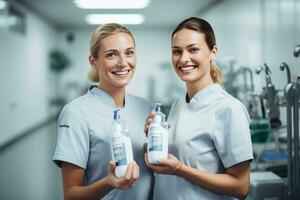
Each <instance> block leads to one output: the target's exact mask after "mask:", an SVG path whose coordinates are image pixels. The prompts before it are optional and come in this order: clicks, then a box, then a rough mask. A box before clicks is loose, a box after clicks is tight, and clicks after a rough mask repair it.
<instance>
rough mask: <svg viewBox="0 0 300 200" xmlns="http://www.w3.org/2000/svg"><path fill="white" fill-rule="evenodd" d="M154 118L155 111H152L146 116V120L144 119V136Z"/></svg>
mask: <svg viewBox="0 0 300 200" xmlns="http://www.w3.org/2000/svg"><path fill="white" fill-rule="evenodd" d="M154 116H155V111H153V110H152V111H151V112H150V113H149V115H148V116H147V119H146V121H145V125H144V132H145V134H146V136H147V134H148V128H149V125H150V124H151V122H152V119H153V117H154Z"/></svg>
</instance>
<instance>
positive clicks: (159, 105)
mask: <svg viewBox="0 0 300 200" xmlns="http://www.w3.org/2000/svg"><path fill="white" fill-rule="evenodd" d="M160 107H161V103H156V104H155V112H161V108H160Z"/></svg>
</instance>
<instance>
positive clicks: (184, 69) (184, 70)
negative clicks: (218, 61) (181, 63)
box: [179, 66, 196, 72]
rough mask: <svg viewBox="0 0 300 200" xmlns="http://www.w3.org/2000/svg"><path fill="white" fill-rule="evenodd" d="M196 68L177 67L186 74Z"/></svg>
mask: <svg viewBox="0 0 300 200" xmlns="http://www.w3.org/2000/svg"><path fill="white" fill-rule="evenodd" d="M195 68H196V66H188V67H179V69H180V70H181V71H183V72H188V71H192V70H193V69H195Z"/></svg>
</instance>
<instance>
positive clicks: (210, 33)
mask: <svg viewBox="0 0 300 200" xmlns="http://www.w3.org/2000/svg"><path fill="white" fill-rule="evenodd" d="M182 29H189V30H194V31H198V32H200V33H203V34H204V35H205V42H206V44H207V46H208V48H209V49H210V50H212V49H213V48H214V47H215V46H216V37H215V33H214V30H213V28H212V27H211V25H210V24H209V23H208V22H207V21H205V20H204V19H201V18H197V17H190V18H188V19H186V20H184V21H182V22H181V23H180V24H179V25H178V26H177V27H176V28H175V29H174V31H173V33H172V38H173V36H174V35H175V33H177V32H178V31H180V30H182ZM210 76H211V78H212V80H213V82H214V83H218V84H219V85H221V86H222V87H223V88H224V86H223V83H222V80H221V79H222V71H221V69H220V68H219V67H218V66H217V65H216V64H215V63H213V62H212V63H211V67H210Z"/></svg>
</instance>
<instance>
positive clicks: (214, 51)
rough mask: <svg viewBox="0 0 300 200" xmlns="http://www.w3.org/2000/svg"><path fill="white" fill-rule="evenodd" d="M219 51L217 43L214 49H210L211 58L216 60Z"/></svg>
mask: <svg viewBox="0 0 300 200" xmlns="http://www.w3.org/2000/svg"><path fill="white" fill-rule="evenodd" d="M217 53H218V47H217V46H216V45H215V46H214V47H213V49H212V50H211V51H210V59H211V60H215V59H216V57H217Z"/></svg>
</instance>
